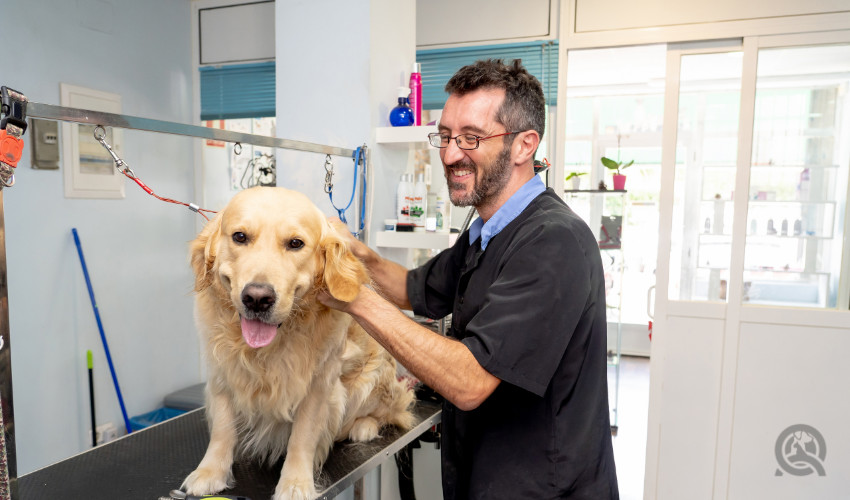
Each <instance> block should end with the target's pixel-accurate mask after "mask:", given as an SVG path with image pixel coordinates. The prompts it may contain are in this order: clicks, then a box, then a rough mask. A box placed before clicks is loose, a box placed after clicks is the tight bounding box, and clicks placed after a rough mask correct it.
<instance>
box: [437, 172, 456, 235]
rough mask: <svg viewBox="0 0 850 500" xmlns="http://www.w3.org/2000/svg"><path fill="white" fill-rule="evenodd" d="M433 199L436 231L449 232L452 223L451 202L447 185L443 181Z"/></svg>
mask: <svg viewBox="0 0 850 500" xmlns="http://www.w3.org/2000/svg"><path fill="white" fill-rule="evenodd" d="M441 184H442V186H441V187H440V190H439V191H438V192H437V196H436V198H435V199H434V205H435V207H434V211H435V212H436V217H437V231H442V232H446V233H447V232H449V230H450V229H451V225H452V212H451V209H452V202H451V200H450V199H449V187H448V185H447V184H446V183H445V182H443V183H441Z"/></svg>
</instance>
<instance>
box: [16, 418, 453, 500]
mask: <svg viewBox="0 0 850 500" xmlns="http://www.w3.org/2000/svg"><path fill="white" fill-rule="evenodd" d="M413 412H414V415H415V416H416V419H415V424H414V427H413V428H412V429H411V430H409V431H407V432H403V431H401V430H399V429H396V428H389V429H385V430H384V431H383V435H382V436H381V437H379V438H378V439H375V440H374V441H371V442H369V443H356V444H352V443H350V442H347V441H346V442H341V443H337V444H336V446H334V449H333V450H332V451H331V454H330V456H329V457H328V460H327V461H326V462H325V465H324V468H323V469H322V472H321V474H320V476H319V477H318V479H317V483H318V485H319V489H320V491H321V494H320V495H319V498H321V499H327V500H330V499H331V498H333V497H335V496H336V495H338V494H339V493H341V492H342V491H343V490H345V489H346V488H348V487H349V486H351V485H352V484H354V482H355V481H357V480H358V479H360V478H361V477H363V476H365V475H366V473H367V472H369V471H371V470H372V469H374V468H376V467H377V466H378V465H380V464H381V463H383V462H384V461H386V460H387V459H388V458H390V457H392V456H393V455H394V454H395V453H396V452H398V451H399V450H401V449H402V448H404V447H405V446H406V445H407V444H408V443H410V442H412V441H413V440H414V439H416V438H417V437H419V436H421V435H422V434H423V433H425V432H426V431H428V429H430V428H431V427H432V426H434V425H436V424H437V423H439V422H440V419H441V411H440V405H439V404H438V403H434V402H430V401H417V403H416V406H415V407H414V410H413ZM208 442H209V430H208V428H207V422H206V419H205V417H204V410H203V409H197V410H193V411H190V412H188V413H185V414H183V415H180V416H179V417H175V418H172V419H170V420H166V421H165V422H162V423H159V424H156V425H154V426H151V427H148V428H146V429H143V430H141V431H136V432H134V433H132V434H129V435H127V436H124V437H122V438H120V439H117V440H115V441H112V442H109V443H107V444H105V445H101V446H98V447H97V448H94V449H91V450H89V451H86V452H83V453H81V454H79V455H77V456H75V457H71V458H68V459H66V460H63V461H61V462H58V463H56V464H53V465H50V466H48V467H45V468H43V469H40V470H37V471H35V472H32V473H30V474H26V475H24V476H21V477H19V478H18V485H19V488H20V490H19V491H20V498H21V499H22V500H41V499H49V498H74V499H77V498H79V499H83V498H84V499H86V500H100V499H102V500H118V499H120V500H156V499H158V498H159V497H161V496H164V497H167V496H168V493H169V492H170V491H171V490H173V489H176V488H179V487H180V484H181V483H182V482H183V479H184V478H185V477H186V476H187V475H189V473H190V472H192V471H193V470H194V469H195V467H197V465H198V463H200V461H201V458H202V457H203V455H204V452H205V451H206V448H207V443H208ZM282 465H283V461H282V460H280V461H279V462H278V463H277V464H275V465H274V466H272V467H266V466H262V465H259V464H256V463H252V462H243V461H239V460H237V462H236V463H234V465H233V474H234V477H235V478H236V486H235V487H234V488H233V489H231V490H227V491H224V492H221V493H223V494H229V495H241V496H246V497H248V498H251V500H266V499H268V498H271V496H272V494H273V493H274V488H275V486H276V485H277V481H278V479H279V477H280V468H281V466H282Z"/></svg>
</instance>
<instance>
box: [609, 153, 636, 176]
mask: <svg viewBox="0 0 850 500" xmlns="http://www.w3.org/2000/svg"><path fill="white" fill-rule="evenodd" d="M634 162H635V161H634V160H632V161H630V162H628V163H624V162H621V161H614V160H612V159H611V158H606V157H604V156H603V157H602V164H603V165H605V167H606V168H608V169H610V170H616V171H617V175H623V174H622V173H621V172H620V170H625V169H626V168H628V167H631V166H632V163H634Z"/></svg>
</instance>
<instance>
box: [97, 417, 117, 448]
mask: <svg viewBox="0 0 850 500" xmlns="http://www.w3.org/2000/svg"><path fill="white" fill-rule="evenodd" d="M95 431H97V441H96V442H97V444H98V445H102V444H104V443H108V442H110V441H112V440H113V439H115V438H117V437H118V428H117V427H115V424H113V423H112V422H107V423H105V424H100V425H98V426H97V427H96V428H95Z"/></svg>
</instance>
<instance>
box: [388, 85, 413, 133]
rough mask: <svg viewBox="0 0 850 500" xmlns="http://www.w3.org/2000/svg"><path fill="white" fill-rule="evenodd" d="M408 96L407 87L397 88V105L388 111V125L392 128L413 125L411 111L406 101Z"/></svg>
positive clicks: (408, 90)
mask: <svg viewBox="0 0 850 500" xmlns="http://www.w3.org/2000/svg"><path fill="white" fill-rule="evenodd" d="M409 94H410V89H408V88H407V87H399V88H398V105H397V106H396V107H394V108H393V109H392V111H390V125H392V126H393V127H409V126H411V125H413V109H411V107H410V103H409V102H408V100H407V98H408V95H409Z"/></svg>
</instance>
